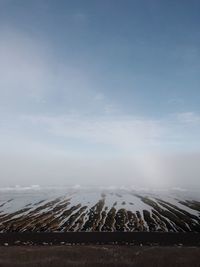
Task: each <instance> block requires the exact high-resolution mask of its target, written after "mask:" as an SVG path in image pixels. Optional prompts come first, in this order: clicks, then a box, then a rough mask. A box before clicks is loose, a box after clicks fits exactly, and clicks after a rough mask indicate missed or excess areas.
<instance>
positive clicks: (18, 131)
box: [0, 0, 200, 189]
mask: <svg viewBox="0 0 200 267" xmlns="http://www.w3.org/2000/svg"><path fill="white" fill-rule="evenodd" d="M199 8H200V2H199V1H196V0H191V1H190V2H188V1H185V0H183V1H181V0H175V1H164V0H160V1H157V0H153V1H145V0H141V1H135V0H133V1H132V0H126V1H122V0H115V1H114V0H101V1H97V0H93V1H91V0H85V1H80V0H77V1H72V0H67V1H63V0H60V1H51V0H49V1H46V0H34V1H33V0H30V1H25V0H8V1H5V0H0V73H1V77H0V187H6V186H12V185H21V186H27V185H34V184H39V185H41V186H45V185H68V184H69V185H73V184H74V185H76V184H77V185H82V186H84V185H94V186H102V185H105V186H119V187H120V186H129V185H130V186H135V187H151V188H153V187H155V188H170V187H180V188H189V189H200V164H199V162H200V141H199V136H200V105H199V103H200V91H199V86H200V34H199V24H200V17H199V12H198V11H199Z"/></svg>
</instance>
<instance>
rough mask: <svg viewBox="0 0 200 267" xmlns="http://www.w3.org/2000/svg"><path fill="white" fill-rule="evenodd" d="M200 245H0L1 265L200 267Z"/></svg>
mask: <svg viewBox="0 0 200 267" xmlns="http://www.w3.org/2000/svg"><path fill="white" fill-rule="evenodd" d="M199 256H200V247H137V246H112V245H106V246H103V245H101V246H97V245H84V246H78V245H76V246H46V247H45V246H31V247H28V246H13V247H0V267H11V266H12V267H21V266H29V267H47V266H48V267H53V266H56V267H58V266H59V267H63V266H67V267H70V266H75V267H76V266H77V267H78V266H79V267H82V266H87V267H98V266H109V267H112V266H113V267H118V266H119V267H126V266H127V267H128V266H133V267H134V266H137V267H143V266H145V267H146V266H148V267H165V266H166V267H169V266H170V267H186V266H187V267H189V266H192V267H200V260H199Z"/></svg>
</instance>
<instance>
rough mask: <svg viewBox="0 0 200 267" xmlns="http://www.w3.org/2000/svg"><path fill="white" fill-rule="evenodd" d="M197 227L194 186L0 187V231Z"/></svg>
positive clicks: (199, 207)
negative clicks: (190, 190) (162, 187)
mask: <svg viewBox="0 0 200 267" xmlns="http://www.w3.org/2000/svg"><path fill="white" fill-rule="evenodd" d="M11 231H12V232H13V231H16V232H24V231H37V232H41V231H47V232H54V231H60V232H62V231H163V232H165V231H167V232H168V231H172V232H189V231H193V232H200V197H199V194H198V192H188V191H186V190H181V189H174V190H166V191H153V190H145V189H143V190H142V189H140V190H133V189H128V188H120V189H118V188H103V187H102V188H81V187H78V186H75V187H46V188H41V187H39V186H31V187H24V188H23V187H15V188H0V232H11Z"/></svg>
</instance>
